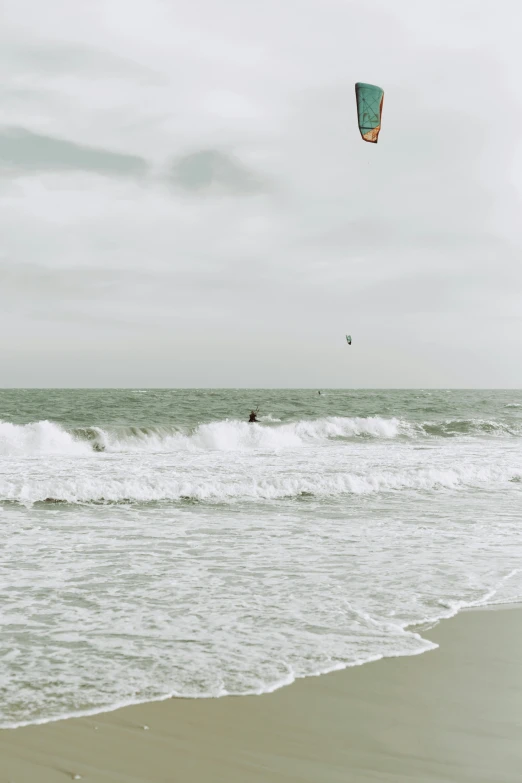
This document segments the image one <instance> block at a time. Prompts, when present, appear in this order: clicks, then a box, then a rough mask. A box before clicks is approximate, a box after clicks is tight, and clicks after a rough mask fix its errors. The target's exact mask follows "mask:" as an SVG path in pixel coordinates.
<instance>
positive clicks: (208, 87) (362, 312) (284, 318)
mask: <svg viewBox="0 0 522 783" xmlns="http://www.w3.org/2000/svg"><path fill="white" fill-rule="evenodd" d="M0 9H1V10H0V72H1V73H2V80H1V82H0V106H1V111H0V329H1V337H0V368H1V369H0V385H2V386H138V387H143V386H256V387H267V386H312V387H327V386H341V387H345V386H348V387H349V386H359V387H361V386H362V387H368V386H371V387H373V386H381V387H393V386H399V387H410V386H421V387H423V386H441V387H447V386H453V387H459V386H465V387H473V386H479V387H512V386H516V387H520V386H522V220H521V217H522V211H521V207H522V199H521V188H522V97H521V95H522V94H521V91H520V83H519V74H520V73H522V53H521V49H520V43H519V38H520V30H521V29H522V4H521V3H520V2H519V0H512V2H511V1H508V0H495V1H493V0H433V1H432V0H429V1H428V0H372V2H368V1H367V0H365V1H364V2H350V0H299V2H298V1H297V0H292V1H290V0H190V3H189V2H182V0H89V2H86V1H85V0H45V2H42V0H3V2H2V4H1V6H0ZM356 81H365V82H371V83H375V84H378V85H380V86H382V87H383V89H384V91H385V98H384V111H383V123H382V131H381V135H380V138H379V143H378V144H377V145H374V144H366V143H364V142H363V141H362V140H361V138H360V135H359V132H358V128H357V117H356V107H355V96H354V83H355V82H356ZM346 333H351V335H352V338H353V345H352V347H351V348H349V347H348V346H347V345H346V342H345V340H344V335H345V334H346Z"/></svg>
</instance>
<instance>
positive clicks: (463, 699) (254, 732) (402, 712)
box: [0, 607, 522, 783]
mask: <svg viewBox="0 0 522 783" xmlns="http://www.w3.org/2000/svg"><path fill="white" fill-rule="evenodd" d="M423 635H424V636H427V637H429V638H430V639H432V640H433V641H435V642H437V643H438V644H439V645H440V647H439V648H438V649H437V650H434V651H432V652H428V653H425V654H424V655H420V656H415V657H410V658H394V659H388V660H383V661H378V662H376V663H371V664H366V665H365V666H359V667H355V668H351V669H347V670H345V671H341V672H335V673H333V674H328V675H325V676H322V677H312V678H308V679H306V680H299V681H298V682H296V683H294V684H293V685H291V686H289V687H287V688H283V689H282V690H279V691H277V692H275V693H272V694H268V695H265V696H252V697H240V698H225V699H202V700H185V699H171V700H168V701H165V702H157V703H152V704H144V705H138V706H135V707H126V708H123V709H120V710H116V711H114V712H110V713H105V714H102V715H97V716H95V717H91V718H76V719H70V720H64V721H58V722H56V723H51V724H46V725H43V726H30V727H25V728H19V729H14V730H4V731H1V732H0V782H1V783H4V781H5V783H7V782H8V781H10V783H50V782H51V781H52V782H53V783H54V781H56V782H57V783H58V782H60V781H65V780H71V779H74V777H75V775H78V776H81V779H82V780H86V781H93V783H94V782H95V781H96V783H101V782H102V781H103V783H109V781H110V783H143V782H144V781H153V783H167V781H168V783H173V782H177V781H182V782H183V783H185V781H186V782H187V783H221V782H222V783H250V781H259V782H260V781H266V782H271V781H273V782H274V783H280V782H281V783H282V781H285V782H286V783H290V781H293V782H294V783H296V782H297V781H303V782H304V783H312V782H313V783H352V781H353V783H366V782H367V781H372V783H392V782H393V783H406V782H408V783H425V782H426V783H427V782H428V781H429V783H461V781H462V782H464V781H466V783H497V782H498V783H515V782H516V783H520V781H522V609H521V608H520V607H516V608H506V609H504V610H498V611H470V612H463V613H462V614H460V615H458V616H457V617H455V618H453V619H452V620H448V621H445V622H443V623H441V624H440V625H438V626H437V627H436V628H434V629H433V630H431V631H428V632H425V633H424V634H423ZM144 726H147V727H148V729H145V728H143V727H144Z"/></svg>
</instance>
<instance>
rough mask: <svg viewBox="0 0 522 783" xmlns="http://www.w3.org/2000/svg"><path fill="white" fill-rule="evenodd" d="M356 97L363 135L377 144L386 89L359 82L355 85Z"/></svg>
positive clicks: (365, 139) (365, 138)
mask: <svg viewBox="0 0 522 783" xmlns="http://www.w3.org/2000/svg"><path fill="white" fill-rule="evenodd" d="M355 98H356V100H357V118H358V120H359V130H360V132H361V136H362V137H363V139H364V141H369V142H370V143H371V144H377V139H378V138H379V131H380V130H381V118H382V102H383V100H384V90H382V89H381V88H380V87H377V85H375V84H365V83H364V82H357V84H356V85H355Z"/></svg>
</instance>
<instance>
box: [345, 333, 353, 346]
mask: <svg viewBox="0 0 522 783" xmlns="http://www.w3.org/2000/svg"><path fill="white" fill-rule="evenodd" d="M346 342H347V343H348V345H351V344H352V336H351V335H350V334H347V335H346Z"/></svg>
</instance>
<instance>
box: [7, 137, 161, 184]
mask: <svg viewBox="0 0 522 783" xmlns="http://www.w3.org/2000/svg"><path fill="white" fill-rule="evenodd" d="M0 166H1V167H2V168H3V169H4V172H5V171H6V170H7V171H8V172H9V173H10V174H14V175H15V176H16V175H17V174H27V173H34V174H37V173H39V172H45V171H86V172H92V173H96V174H103V175H105V176H116V177H143V176H144V175H145V174H146V173H147V169H148V165H147V161H146V160H144V159H143V158H141V157H140V156H138V155H124V154H121V153H118V152H112V151H109V150H104V149H96V148H94V147H87V146H84V145H82V144H76V143H75V142H72V141H67V140H66V139H60V138H56V137H54V136H45V135H43V134H39V133H33V132H31V131H29V130H26V129H24V128H5V127H4V128H0Z"/></svg>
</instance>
